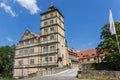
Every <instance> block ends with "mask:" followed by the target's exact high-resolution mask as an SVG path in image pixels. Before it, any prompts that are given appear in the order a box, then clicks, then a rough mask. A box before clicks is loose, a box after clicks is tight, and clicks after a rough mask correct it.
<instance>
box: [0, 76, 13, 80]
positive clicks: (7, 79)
mask: <svg viewBox="0 0 120 80" xmlns="http://www.w3.org/2000/svg"><path fill="white" fill-rule="evenodd" d="M0 80H13V79H12V78H8V77H6V78H3V77H0Z"/></svg>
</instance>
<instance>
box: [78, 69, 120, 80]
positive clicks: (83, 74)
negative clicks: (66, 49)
mask: <svg viewBox="0 0 120 80" xmlns="http://www.w3.org/2000/svg"><path fill="white" fill-rule="evenodd" d="M78 78H83V79H89V78H90V79H103V80H111V79H112V80H120V71H101V70H99V71H96V70H86V71H78Z"/></svg>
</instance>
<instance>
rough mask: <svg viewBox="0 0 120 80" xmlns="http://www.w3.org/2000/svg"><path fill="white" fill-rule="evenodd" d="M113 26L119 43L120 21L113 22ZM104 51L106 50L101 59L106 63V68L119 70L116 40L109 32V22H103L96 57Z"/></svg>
mask: <svg viewBox="0 0 120 80" xmlns="http://www.w3.org/2000/svg"><path fill="white" fill-rule="evenodd" d="M115 27H116V32H117V36H118V40H119V43H120V22H115ZM104 52H107V54H106V56H105V58H104V59H103V61H104V62H106V63H107V65H108V68H109V69H112V70H120V54H119V51H118V47H117V41H116V37H115V35H111V34H110V31H109V24H105V25H104V27H103V28H102V32H101V42H100V44H99V45H98V47H97V54H98V57H99V55H100V54H101V53H104ZM98 62H99V58H98Z"/></svg>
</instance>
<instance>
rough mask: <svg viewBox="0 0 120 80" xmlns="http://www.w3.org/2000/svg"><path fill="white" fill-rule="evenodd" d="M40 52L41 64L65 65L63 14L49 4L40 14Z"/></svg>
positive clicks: (48, 66) (47, 66) (51, 65)
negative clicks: (46, 9)
mask: <svg viewBox="0 0 120 80" xmlns="http://www.w3.org/2000/svg"><path fill="white" fill-rule="evenodd" d="M40 32H41V34H40V35H41V43H40V44H41V51H42V52H41V54H43V56H42V60H43V61H44V62H43V61H42V65H45V66H46V68H53V67H62V66H64V65H67V51H66V50H67V49H66V40H65V32H64V16H63V15H62V14H61V12H60V11H59V10H58V9H57V8H55V7H54V6H53V5H51V6H50V7H49V8H48V11H46V12H44V13H42V14H41V27H40Z"/></svg>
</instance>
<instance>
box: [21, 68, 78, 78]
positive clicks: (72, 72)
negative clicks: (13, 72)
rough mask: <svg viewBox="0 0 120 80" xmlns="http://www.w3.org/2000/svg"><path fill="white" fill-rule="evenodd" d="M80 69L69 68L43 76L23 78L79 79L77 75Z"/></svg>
mask: <svg viewBox="0 0 120 80" xmlns="http://www.w3.org/2000/svg"><path fill="white" fill-rule="evenodd" d="M77 71H78V69H77V68H76V69H69V70H65V71H63V72H60V73H57V74H52V75H47V76H42V77H34V78H29V79H22V80H78V79H77V78H76V77H75V76H76V75H77Z"/></svg>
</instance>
